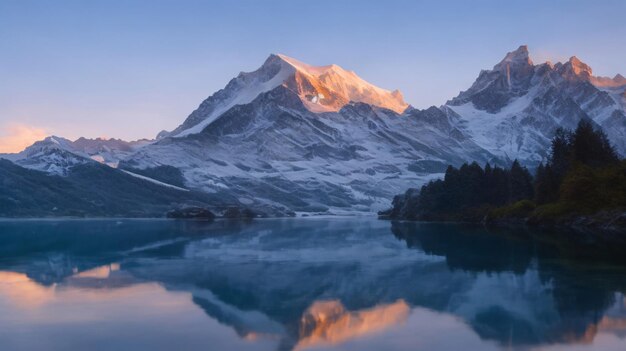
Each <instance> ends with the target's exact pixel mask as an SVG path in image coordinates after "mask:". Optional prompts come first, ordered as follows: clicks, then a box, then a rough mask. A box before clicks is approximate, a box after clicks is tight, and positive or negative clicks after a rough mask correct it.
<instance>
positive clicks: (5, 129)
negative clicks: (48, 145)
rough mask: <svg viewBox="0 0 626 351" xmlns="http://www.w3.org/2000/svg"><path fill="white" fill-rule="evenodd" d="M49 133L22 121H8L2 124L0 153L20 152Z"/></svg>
mask: <svg viewBox="0 0 626 351" xmlns="http://www.w3.org/2000/svg"><path fill="white" fill-rule="evenodd" d="M47 135H48V134H47V133H46V131H45V130H44V129H42V128H37V127H33V126H29V125H26V124H21V123H6V124H4V125H2V126H0V153H13V152H20V151H22V150H24V149H25V148H26V147H27V146H29V145H31V144H32V143H34V142H35V141H37V140H41V139H43V138H45V137H46V136H47Z"/></svg>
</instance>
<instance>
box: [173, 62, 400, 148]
mask: <svg viewBox="0 0 626 351" xmlns="http://www.w3.org/2000/svg"><path fill="white" fill-rule="evenodd" d="M278 86H285V87H287V88H288V89H290V90H292V91H293V92H295V93H296V94H297V95H298V96H299V98H300V99H301V100H302V102H303V103H304V105H305V106H306V107H307V108H308V109H309V110H310V111H312V112H316V113H321V112H337V111H339V110H340V109H341V108H342V107H343V106H345V105H346V104H348V103H349V102H364V103H368V104H370V105H374V106H378V107H383V108H387V109H390V110H393V111H395V112H397V113H402V112H403V111H404V110H406V108H407V107H408V106H409V105H408V104H407V103H406V102H404V100H403V97H402V94H401V93H400V92H399V91H397V90H396V91H393V92H390V91H387V90H384V89H381V88H378V87H376V86H374V85H372V84H370V83H368V82H366V81H365V80H363V79H361V78H360V77H359V76H357V75H356V74H355V73H354V72H351V71H346V70H344V69H343V68H341V67H339V66H337V65H328V66H311V65H308V64H306V63H303V62H300V61H298V60H296V59H293V58H290V57H288V56H285V55H282V54H278V55H275V54H272V55H270V56H269V57H268V58H267V60H266V61H265V63H264V64H263V65H262V66H261V67H260V68H259V69H257V70H256V71H254V72H249V73H246V72H242V73H240V74H239V75H238V76H237V77H236V78H234V79H233V80H231V81H230V82H229V83H228V85H226V87H225V88H224V89H222V90H220V91H218V92H216V93H215V94H213V95H211V96H210V97H209V98H208V99H206V100H205V101H204V102H203V103H202V104H201V105H200V106H199V107H198V109H197V110H195V111H194V112H193V113H192V114H191V115H190V116H189V117H188V118H187V120H185V122H184V123H183V124H182V125H181V126H179V127H178V128H176V129H175V130H174V131H173V132H172V133H170V134H169V135H170V136H176V137H184V136H187V135H190V134H196V133H200V132H201V131H202V130H203V129H204V128H206V127H207V126H208V125H209V124H211V123H212V122H213V121H215V119H216V118H218V117H219V116H220V115H221V114H223V113H224V112H226V111H227V110H229V109H230V108H232V107H234V106H236V105H244V104H248V103H250V102H252V100H254V99H255V98H257V97H258V96H259V95H260V94H262V93H265V92H267V91H270V90H272V89H275V88H277V87H278Z"/></svg>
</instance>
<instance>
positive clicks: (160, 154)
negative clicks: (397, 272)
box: [120, 55, 493, 212]
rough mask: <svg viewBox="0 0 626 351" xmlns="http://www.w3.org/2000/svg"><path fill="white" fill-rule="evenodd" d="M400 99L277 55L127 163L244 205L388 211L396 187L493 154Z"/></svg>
mask: <svg viewBox="0 0 626 351" xmlns="http://www.w3.org/2000/svg"><path fill="white" fill-rule="evenodd" d="M286 72H289V74H287V73H286ZM272 74H273V75H272ZM279 79H280V80H282V83H280V84H277V85H276V81H277V80H279ZM245 82H248V83H249V85H245V84H244V83H245ZM267 82H271V84H269V83H267ZM274 85H276V86H275V87H274V88H273V89H271V90H269V91H263V92H261V93H260V94H259V95H258V96H256V97H255V98H254V99H252V101H251V102H249V103H244V104H238V105H235V106H232V107H229V108H228V110H226V111H224V112H221V111H222V109H223V108H224V106H230V105H231V104H232V101H235V100H229V99H228V98H226V96H230V94H235V92H236V91H239V92H240V93H241V92H245V93H244V95H245V96H246V98H248V97H249V95H247V94H249V93H250V92H251V91H254V93H256V92H258V90H259V89H258V87H259V86H262V87H263V88H264V89H265V88H266V87H268V86H274ZM316 94H317V95H316ZM321 95H323V96H324V97H323V98H322V97H320V96H321ZM311 96H312V97H311ZM316 96H317V97H318V98H317V99H316V98H315V97H316ZM398 96H399V94H398V93H391V92H387V91H385V90H382V89H380V88H376V87H373V86H371V85H370V84H369V83H366V82H365V81H363V80H362V79H360V78H358V77H357V76H356V75H355V74H354V73H352V72H347V71H345V70H343V69H341V68H339V67H337V66H324V67H313V66H309V65H306V64H303V63H300V62H298V61H295V60H293V59H288V58H285V57H284V56H276V55H272V56H270V57H269V58H268V59H267V61H266V62H265V63H264V65H263V66H262V67H261V68H259V69H258V70H257V71H255V72H252V73H245V74H241V75H240V76H239V77H238V78H236V79H234V80H233V81H231V83H229V85H228V86H227V87H226V88H225V89H224V90H221V91H220V92H218V93H216V94H214V95H213V96H211V97H210V98H209V99H207V100H205V102H203V103H202V105H201V106H200V107H199V108H198V109H197V110H196V111H194V112H193V113H192V114H191V115H190V117H189V118H188V119H187V120H186V121H185V122H184V123H183V124H182V125H181V126H180V127H179V128H177V129H176V130H175V131H174V132H172V133H171V134H170V136H168V137H165V138H162V139H160V140H158V141H157V142H155V143H153V144H151V145H147V146H145V147H143V148H142V149H140V150H138V151H137V152H136V153H135V154H133V155H131V156H130V157H128V158H127V159H125V160H124V161H123V162H122V163H121V164H120V167H130V168H134V169H143V168H149V167H157V166H162V165H168V166H173V167H176V168H178V169H180V170H181V171H182V172H183V174H184V176H185V179H186V184H187V185H188V186H190V187H192V188H196V189H199V190H202V191H206V192H213V191H217V190H219V189H222V190H224V189H228V190H229V191H231V192H232V193H233V194H235V196H237V197H238V198H240V199H242V200H243V201H248V202H252V201H262V202H266V203H268V204H274V205H276V204H278V205H285V206H287V207H289V208H292V209H294V210H297V211H310V212H315V211H327V210H328V209H333V211H335V212H340V211H342V210H345V211H354V210H358V211H374V210H377V209H380V208H382V207H384V206H386V204H387V202H388V200H389V199H390V198H391V196H393V194H394V192H395V191H397V190H399V189H404V188H406V187H408V186H410V185H411V184H416V183H423V182H424V181H426V180H428V179H430V178H431V177H432V176H433V174H436V173H440V172H443V171H444V170H445V167H446V166H447V165H448V164H460V163H462V162H464V161H465V160H467V159H470V160H477V161H479V162H481V163H484V162H486V161H488V160H493V156H492V155H491V154H490V153H488V152H485V151H484V150H483V149H482V148H480V147H478V146H477V145H476V144H475V143H474V142H473V141H472V140H470V139H468V138H466V137H465V136H464V135H463V133H462V132H460V131H459V130H458V129H457V128H455V127H454V125H455V124H458V122H457V121H451V120H450V118H454V117H450V116H448V115H446V114H445V113H443V112H441V111H440V110H438V109H436V108H432V109H428V110H424V111H419V110H416V109H412V108H408V105H406V104H405V103H404V102H403V101H402V100H401V98H398ZM355 100H361V101H355ZM236 101H242V100H241V99H239V100H236ZM385 107H392V108H393V109H391V108H385ZM405 110H406V111H405ZM396 111H405V112H404V113H403V114H399V113H397V112H396ZM218 113H219V115H216V114H218Z"/></svg>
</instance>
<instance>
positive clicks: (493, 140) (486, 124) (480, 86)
mask: <svg viewBox="0 0 626 351" xmlns="http://www.w3.org/2000/svg"><path fill="white" fill-rule="evenodd" d="M625 90H626V80H625V79H624V78H623V77H622V76H621V75H617V76H616V77H615V78H613V79H611V78H606V77H595V76H593V74H592V70H591V67H589V66H588V65H586V64H585V63H583V62H582V61H580V60H579V59H578V58H576V57H572V58H570V59H569V61H568V62H565V63H557V64H554V65H553V64H551V63H549V62H546V63H543V64H538V65H535V64H533V62H532V61H531V60H530V57H529V53H528V48H527V47H526V46H520V47H519V48H518V49H517V50H515V51H513V52H510V53H508V54H507V55H506V56H505V58H504V59H503V60H502V61H501V62H500V63H498V64H497V65H495V66H494V67H493V69H492V70H488V71H482V72H481V73H480V75H479V76H478V78H477V79H476V81H475V82H474V84H473V85H472V86H471V87H470V88H469V89H468V90H466V91H464V92H461V93H460V94H459V95H458V96H457V97H455V98H454V99H452V100H450V101H448V102H447V103H446V105H445V106H444V107H443V108H442V109H443V110H444V111H447V113H449V114H452V115H456V116H457V117H458V120H459V121H460V123H459V124H457V125H456V126H457V127H458V128H459V129H460V130H462V131H463V132H464V133H465V134H466V135H468V137H470V138H471V139H472V140H474V141H475V142H476V143H477V144H478V145H480V146H481V147H483V148H484V149H486V150H488V151H489V152H491V153H493V154H494V155H497V156H498V157H500V158H504V159H508V160H513V159H516V158H517V159H520V160H521V161H522V162H524V163H525V164H527V165H530V166H535V165H537V164H538V163H539V162H541V161H542V160H544V159H545V157H546V156H547V155H546V150H547V149H548V147H549V143H550V140H551V138H552V136H553V134H554V131H555V130H556V129H557V128H559V127H563V128H568V129H573V128H575V127H576V124H577V123H578V121H579V120H580V119H590V120H593V121H594V122H595V123H596V124H597V125H598V126H600V127H602V128H603V129H604V131H605V132H606V133H607V135H608V137H609V139H610V140H611V141H612V142H613V143H614V144H615V146H616V147H617V149H618V151H619V152H620V153H621V154H622V155H626V113H625V111H626V108H625V107H626V103H625V99H624V97H623V94H624V91H625Z"/></svg>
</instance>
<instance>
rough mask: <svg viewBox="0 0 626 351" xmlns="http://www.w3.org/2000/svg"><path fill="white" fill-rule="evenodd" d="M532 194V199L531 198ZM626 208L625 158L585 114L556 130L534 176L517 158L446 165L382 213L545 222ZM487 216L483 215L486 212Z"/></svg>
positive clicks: (389, 215) (414, 216) (426, 217)
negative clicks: (505, 162)
mask: <svg viewBox="0 0 626 351" xmlns="http://www.w3.org/2000/svg"><path fill="white" fill-rule="evenodd" d="M531 199H534V201H535V202H534V203H533V202H532V201H530V200H531ZM620 209H621V210H624V209H626V161H621V163H620V161H619V157H618V156H617V153H616V152H615V150H614V149H613V147H612V146H611V144H610V143H609V141H608V139H607V137H606V135H605V134H604V133H603V132H602V131H600V130H595V129H594V127H593V125H592V124H591V122H589V121H586V120H581V121H580V122H579V124H578V127H577V128H576V130H575V131H574V132H569V131H566V130H563V129H559V130H557V131H556V133H555V136H554V139H553V140H552V145H551V150H550V157H549V158H548V160H547V162H546V163H545V164H543V163H542V164H540V165H539V167H538V168H537V173H536V177H535V179H534V180H533V177H532V176H531V174H530V173H529V172H528V170H527V169H526V168H524V167H522V166H521V165H520V164H519V162H517V161H514V162H513V164H512V165H511V168H510V169H509V170H506V169H502V168H499V167H492V166H491V165H489V164H487V165H485V168H484V169H482V168H481V167H480V166H479V165H478V164H476V163H472V164H464V165H463V166H461V168H459V169H456V168H454V167H451V166H450V167H448V169H447V170H446V173H445V177H444V179H442V180H436V181H432V182H430V183H428V184H426V185H424V186H423V187H422V188H421V190H420V191H417V190H415V189H410V190H409V191H407V193H406V194H405V195H404V196H396V198H395V199H394V201H393V208H392V209H390V210H388V211H386V212H382V213H381V215H384V216H388V217H390V218H405V219H414V220H469V221H479V220H483V219H485V218H486V219H488V220H489V219H492V220H499V219H511V218H513V219H519V218H529V221H534V222H537V223H545V222H546V221H555V220H558V219H560V218H565V217H566V216H569V215H572V214H592V213H596V212H598V211H602V210H618V211H619V210H620ZM487 214H488V216H487V217H485V215H487Z"/></svg>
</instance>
